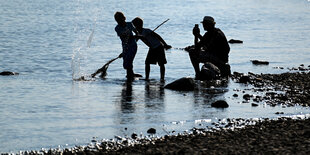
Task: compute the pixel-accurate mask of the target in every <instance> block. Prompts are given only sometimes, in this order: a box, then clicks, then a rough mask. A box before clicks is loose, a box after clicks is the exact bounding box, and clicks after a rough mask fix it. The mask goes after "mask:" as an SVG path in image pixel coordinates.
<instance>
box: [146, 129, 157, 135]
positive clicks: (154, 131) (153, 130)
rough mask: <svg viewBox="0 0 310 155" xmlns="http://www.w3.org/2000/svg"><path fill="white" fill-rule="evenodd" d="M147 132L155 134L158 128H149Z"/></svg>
mask: <svg viewBox="0 0 310 155" xmlns="http://www.w3.org/2000/svg"><path fill="white" fill-rule="evenodd" d="M147 133H148V134H155V133H156V129H154V128H150V129H148V130H147Z"/></svg>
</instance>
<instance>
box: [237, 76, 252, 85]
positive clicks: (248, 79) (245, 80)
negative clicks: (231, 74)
mask: <svg viewBox="0 0 310 155" xmlns="http://www.w3.org/2000/svg"><path fill="white" fill-rule="evenodd" d="M248 82H250V77H249V76H247V75H243V76H241V77H240V79H239V83H248Z"/></svg>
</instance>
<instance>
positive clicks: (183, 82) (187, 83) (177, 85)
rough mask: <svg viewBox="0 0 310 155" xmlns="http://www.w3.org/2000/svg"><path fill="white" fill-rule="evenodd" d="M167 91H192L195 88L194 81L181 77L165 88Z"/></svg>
mask: <svg viewBox="0 0 310 155" xmlns="http://www.w3.org/2000/svg"><path fill="white" fill-rule="evenodd" d="M165 88H167V89H172V90H181V91H193V90H194V88H195V80H194V79H193V78H190V77H183V78H181V79H178V80H176V81H174V82H171V83H169V84H167V85H166V86H165Z"/></svg>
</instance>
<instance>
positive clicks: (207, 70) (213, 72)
mask: <svg viewBox="0 0 310 155" xmlns="http://www.w3.org/2000/svg"><path fill="white" fill-rule="evenodd" d="M220 76H221V71H220V70H219V68H218V67H216V66H215V65H214V64H212V63H211V62H206V63H204V65H202V67H201V71H200V77H199V78H200V80H215V79H218V78H219V77H220Z"/></svg>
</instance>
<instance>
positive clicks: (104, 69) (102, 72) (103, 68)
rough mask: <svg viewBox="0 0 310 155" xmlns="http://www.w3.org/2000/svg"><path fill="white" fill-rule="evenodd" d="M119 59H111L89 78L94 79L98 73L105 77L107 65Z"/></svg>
mask: <svg viewBox="0 0 310 155" xmlns="http://www.w3.org/2000/svg"><path fill="white" fill-rule="evenodd" d="M118 58H119V57H116V58H113V59H111V60H110V61H108V62H107V63H106V64H105V65H103V66H102V67H101V68H100V69H98V70H97V71H96V72H95V73H93V74H91V77H95V76H96V75H97V74H98V73H101V74H102V75H104V76H105V74H106V72H107V69H108V67H109V64H110V63H112V62H113V61H115V60H116V59H118Z"/></svg>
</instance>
